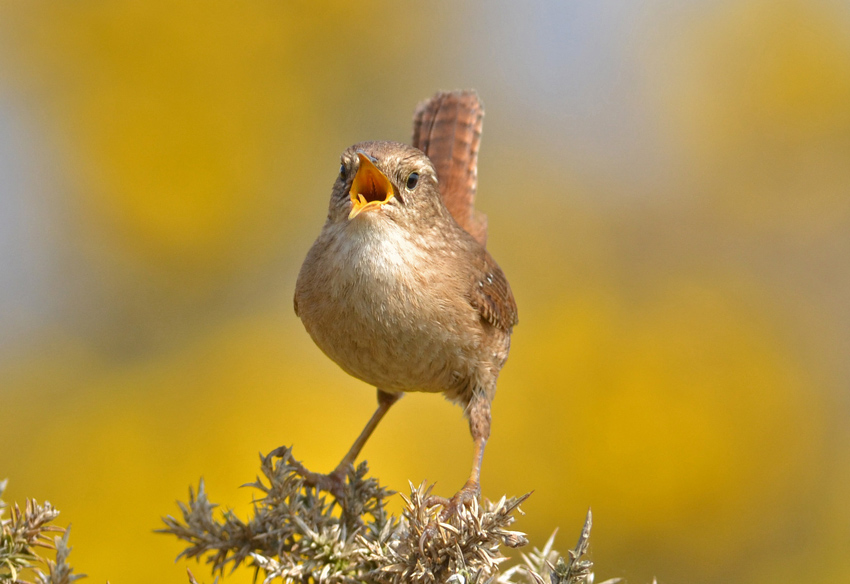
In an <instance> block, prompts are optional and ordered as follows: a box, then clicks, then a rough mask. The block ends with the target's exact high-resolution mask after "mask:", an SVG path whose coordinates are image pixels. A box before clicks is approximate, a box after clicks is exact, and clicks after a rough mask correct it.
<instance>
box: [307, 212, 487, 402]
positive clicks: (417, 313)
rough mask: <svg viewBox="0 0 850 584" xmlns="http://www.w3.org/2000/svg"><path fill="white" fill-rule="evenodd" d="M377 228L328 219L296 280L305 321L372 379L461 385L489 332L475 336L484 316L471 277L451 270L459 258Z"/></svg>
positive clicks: (347, 364)
mask: <svg viewBox="0 0 850 584" xmlns="http://www.w3.org/2000/svg"><path fill="white" fill-rule="evenodd" d="M364 219H365V217H364ZM372 227H373V226H370V225H369V224H368V223H367V222H366V221H362V222H350V223H346V224H344V225H329V226H327V227H326V230H325V231H324V232H323V233H322V235H321V236H320V237H319V239H318V240H317V241H316V243H315V244H314V245H313V248H312V249H311V250H310V253H309V254H308V255H307V259H306V260H305V262H304V266H303V267H302V269H301V273H300V274H299V276H298V284H297V286H296V301H297V303H298V312H299V315H300V316H301V319H302V321H303V322H304V326H305V328H306V329H307V331H308V332H309V334H310V335H311V336H312V337H313V340H314V341H315V342H316V344H317V345H318V346H319V347H320V348H321V349H322V350H323V351H324V352H325V353H326V354H327V355H328V356H329V357H330V358H331V359H333V360H334V361H336V362H337V363H338V364H339V365H340V366H341V367H342V368H343V369H344V370H345V371H347V372H348V373H350V374H351V375H354V376H355V377H358V378H360V379H362V380H363V381H365V382H367V383H369V384H371V385H375V386H377V387H380V388H381V389H385V390H388V391H435V392H437V391H440V392H442V391H445V392H448V393H449V394H450V395H451V394H452V393H456V392H459V391H462V390H463V386H464V384H465V383H466V382H467V380H468V379H470V378H471V376H472V374H473V369H474V368H475V361H476V359H475V355H476V354H477V353H478V351H479V350H480V348H479V345H480V343H481V338H480V336H479V335H474V334H473V335H470V334H468V331H469V330H470V329H475V328H476V326H475V324H476V320H477V319H478V315H477V312H476V311H475V309H474V308H472V306H470V304H469V303H468V301H467V299H466V297H465V295H464V290H463V287H462V283H461V282H459V281H456V280H455V279H454V278H451V277H448V278H447V277H445V275H446V274H447V273H448V274H451V273H452V272H453V270H452V269H451V266H450V265H446V264H447V263H449V264H450V263H451V262H452V255H451V254H450V253H447V252H444V251H443V250H440V249H434V248H429V247H426V245H425V244H424V242H422V241H417V240H415V239H411V238H410V236H409V234H408V233H406V232H404V231H402V230H401V229H400V228H398V227H397V226H395V225H393V224H387V225H384V226H383V228H382V229H380V230H376V229H374V228H372ZM342 230H344V233H342V232H341V231H342ZM463 329H465V330H466V331H467V334H466V335H462V334H460V331H461V330H463Z"/></svg>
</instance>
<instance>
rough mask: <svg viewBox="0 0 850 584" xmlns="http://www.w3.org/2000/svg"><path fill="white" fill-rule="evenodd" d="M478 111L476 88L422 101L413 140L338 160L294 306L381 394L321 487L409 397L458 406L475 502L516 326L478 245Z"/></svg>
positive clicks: (504, 289) (482, 232)
mask: <svg viewBox="0 0 850 584" xmlns="http://www.w3.org/2000/svg"><path fill="white" fill-rule="evenodd" d="M482 115H483V109H482V108H481V105H480V102H479V100H478V97H477V95H475V93H474V92H455V93H440V94H437V96H435V97H434V98H433V99H432V100H429V101H428V102H425V103H424V104H422V105H420V107H419V108H418V109H417V112H416V115H415V118H414V143H416V144H418V145H420V146H421V147H422V148H423V149H424V150H425V151H427V152H428V153H429V154H430V155H431V156H432V157H433V158H431V159H429V157H428V156H426V155H425V154H424V153H423V152H422V151H421V150H419V149H417V148H413V147H411V146H406V145H404V144H399V143H396V142H361V143H359V144H355V145H354V146H352V147H350V148H348V149H347V150H346V151H345V152H343V154H342V158H341V161H342V164H341V166H340V174H339V176H338V178H337V180H336V183H335V184H334V188H333V192H332V194H331V200H330V205H329V210H328V218H327V221H326V222H325V225H324V227H323V228H322V231H321V233H320V234H319V237H318V238H317V239H316V242H315V243H314V244H313V247H312V248H311V249H310V251H309V252H308V254H307V258H306V259H305V260H304V264H303V266H302V268H301V272H300V273H299V275H298V281H297V284H296V289H295V310H296V313H297V314H298V315H299V316H300V317H301V320H302V321H303V323H304V326H305V328H306V329H307V331H308V332H309V333H310V336H311V337H312V338H313V340H314V341H315V342H316V344H317V345H318V346H319V347H320V348H321V349H322V350H323V351H324V352H325V353H326V354H327V355H328V356H329V357H330V358H331V359H333V360H334V361H336V363H337V364H339V365H340V367H342V368H343V369H344V370H345V371H347V372H348V373H350V374H351V375H353V376H355V377H357V378H359V379H362V380H363V381H365V382H367V383H369V384H372V385H374V386H376V387H377V388H378V403H379V406H378V410H377V411H376V412H375V414H374V415H373V417H372V419H371V420H370V421H369V423H368V424H367V426H366V428H365V429H364V431H363V433H362V434H361V435H360V437H359V438H358V439H357V441H355V443H354V445H353V446H352V448H351V450H350V451H349V452H348V454H347V455H346V456H345V457H344V458H343V460H342V462H341V463H340V465H339V466H338V467H337V469H336V470H335V471H334V472H333V473H331V475H329V476H328V477H326V478H325V479H322V478H321V477H319V478H317V482H321V484H322V486H325V487H326V488H329V489H331V490H334V491H338V488H339V485H340V481H342V479H343V478H344V476H345V472H346V471H347V468H348V466H349V465H350V464H352V463H353V462H354V460H355V459H356V457H357V455H358V453H359V451H360V449H361V448H362V446H363V444H364V443H365V441H366V439H367V438H368V437H369V435H370V434H371V432H372V430H374V428H375V426H376V425H377V423H378V422H379V421H380V419H381V418H382V417H383V415H384V414H385V413H386V411H387V410H388V409H389V407H390V406H391V405H392V404H393V403H394V402H395V401H396V400H397V399H398V397H400V395H401V393H402V392H406V391H425V392H435V393H436V392H439V393H443V394H444V395H446V397H448V398H449V399H451V400H453V401H456V402H458V403H460V404H461V405H462V406H463V407H464V412H465V414H466V415H467V417H468V418H469V423H470V430H471V432H472V436H473V439H474V440H475V446H476V448H475V458H474V461H473V469H472V472H471V474H470V478H469V481H467V484H466V485H465V486H464V488H463V489H461V491H460V492H459V493H458V494H457V495H456V496H455V498H454V499H453V501H454V504H457V503H458V501H462V500H465V499H467V498H468V497H470V496H472V495H474V494H475V493H477V492H478V489H479V475H480V468H481V459H482V456H483V452H484V444H485V443H486V440H487V438H488V436H489V432H490V402H491V401H492V399H493V396H494V395H495V391H496V379H497V378H498V375H499V371H500V370H501V368H502V366H503V365H504V363H505V360H506V359H507V356H508V349H509V346H510V335H511V330H512V328H513V326H514V325H515V324H516V323H517V311H516V303H515V302H514V298H513V295H512V293H511V290H510V286H509V285H508V282H507V279H506V278H505V275H504V273H503V272H502V270H501V269H500V268H499V266H498V265H497V264H496V262H495V260H493V258H492V257H491V256H490V254H489V253H488V252H487V250H486V249H485V248H484V245H483V241H484V237H485V236H486V223H482V222H481V220H480V219H479V217H481V216H479V215H476V213H475V210H474V208H473V200H474V194H475V186H476V182H477V176H476V172H477V171H476V164H477V153H478V143H479V140H480V134H481V116H482Z"/></svg>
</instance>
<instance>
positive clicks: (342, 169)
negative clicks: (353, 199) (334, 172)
mask: <svg viewBox="0 0 850 584" xmlns="http://www.w3.org/2000/svg"><path fill="white" fill-rule="evenodd" d="M339 178H341V179H342V180H345V163H344V162H343V163H342V164H340V165H339Z"/></svg>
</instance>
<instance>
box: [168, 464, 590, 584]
mask: <svg viewBox="0 0 850 584" xmlns="http://www.w3.org/2000/svg"><path fill="white" fill-rule="evenodd" d="M261 472H262V478H259V477H258V478H257V480H256V481H255V482H253V483H252V484H250V485H247V486H251V487H253V488H255V489H257V490H258V491H259V492H260V494H261V496H260V497H259V498H258V499H256V500H255V501H254V509H253V516H252V517H251V518H250V519H249V520H248V521H243V520H241V519H239V518H238V517H236V516H235V514H234V513H232V512H231V511H224V512H223V513H215V509H216V507H217V505H215V504H213V503H211V502H210V501H209V499H208V498H207V494H206V491H205V489H204V483H203V481H201V483H200V485H199V487H198V491H197V493H195V492H194V490H192V489H190V491H189V501H188V502H187V503H178V505H179V506H180V510H181V515H182V517H181V518H179V519H177V518H174V517H171V516H169V517H166V518H164V522H165V524H166V527H165V528H164V529H162V530H160V531H161V532H163V533H169V534H172V535H175V536H177V537H178V538H179V539H181V540H183V541H184V542H186V544H187V546H186V548H185V549H184V550H183V552H182V553H181V554H180V555H181V556H185V557H189V558H198V559H201V558H204V559H205V561H206V562H207V563H208V564H210V565H211V567H212V571H213V573H214V574H219V575H221V574H223V573H224V572H225V570H227V569H228V568H230V569H235V568H236V567H238V566H240V565H242V564H243V563H244V564H249V565H251V566H252V567H253V568H254V569H255V570H256V572H257V574H259V573H262V575H263V582H271V581H273V580H276V579H280V580H282V581H284V582H292V583H313V582H316V583H318V582H322V583H327V584H349V583H359V582H373V583H376V584H402V583H417V584H418V583H422V584H430V583H435V584H436V583H441V582H451V583H454V584H479V583H480V584H483V583H487V582H490V583H501V584H518V583H520V582H528V583H532V584H539V583H541V582H545V581H546V580H547V579H551V582H552V583H553V584H584V583H590V582H592V581H593V574H592V564H591V563H590V562H589V561H588V560H586V559H584V554H585V553H586V551H587V541H588V537H589V534H590V515H589V514H588V521H587V523H586V524H585V528H584V531H583V532H582V537H581V539H580V540H579V545H578V546H577V547H576V550H575V551H571V552H570V553H569V555H568V557H567V558H566V559H563V558H558V555H557V553H555V552H554V551H553V550H552V545H553V542H554V535H553V536H552V538H550V540H549V542H548V543H547V544H546V546H545V547H544V549H543V550H542V551H538V550H535V551H534V552H533V553H531V554H528V555H525V554H523V560H524V563H523V564H521V565H519V566H516V567H514V568H511V569H509V570H508V571H506V572H504V573H501V574H500V571H499V569H500V566H501V564H502V563H503V562H504V561H505V560H506V559H507V558H506V557H505V556H504V555H503V553H502V549H503V547H505V546H506V547H511V548H516V547H519V546H522V545H525V544H526V543H527V539H526V536H525V535H524V534H522V533H520V532H518V531H512V530H510V529H508V528H509V526H510V525H511V524H512V523H513V522H514V520H515V514H516V513H521V510H520V508H519V506H520V504H521V503H522V502H523V501H524V500H525V499H526V498H527V497H528V495H525V496H523V497H512V498H510V499H508V498H505V497H502V499H501V500H499V501H497V502H495V503H494V502H489V501H486V500H484V501H483V502H481V503H479V502H478V501H473V503H472V504H471V505H470V506H468V507H466V506H459V507H457V508H454V509H446V508H445V507H444V504H445V501H442V500H441V499H438V498H436V497H431V496H430V488H429V487H427V486H426V485H424V484H423V485H421V486H419V487H414V486H413V485H412V484H411V485H410V491H411V492H410V496H409V497H405V496H404V495H402V499H403V500H404V503H405V508H404V510H403V511H402V515H401V517H393V516H390V515H388V513H387V512H386V510H385V503H386V500H387V498H388V497H389V496H390V495H391V494H392V493H391V492H390V491H388V490H386V489H385V488H383V487H381V486H380V485H379V484H378V482H377V481H376V480H375V479H373V478H367V476H366V472H367V467H366V464H365V463H363V464H361V465H360V466H359V467H357V468H356V469H351V470H350V472H349V475H348V479H347V481H346V483H345V487H344V491H343V493H342V496H341V497H340V498H339V499H337V498H334V497H331V496H329V495H327V494H324V493H322V492H320V491H318V490H317V489H316V488H315V487H314V486H312V485H311V481H309V480H307V479H306V478H305V477H309V476H310V475H311V473H309V471H306V469H305V468H304V467H303V465H301V463H299V462H297V461H296V460H294V459H293V458H292V456H291V451H290V450H288V449H283V450H278V451H275V452H273V453H272V454H269V455H268V456H262V457H261ZM216 515H218V516H216ZM541 574H546V575H547V579H544V577H543V576H542V575H541Z"/></svg>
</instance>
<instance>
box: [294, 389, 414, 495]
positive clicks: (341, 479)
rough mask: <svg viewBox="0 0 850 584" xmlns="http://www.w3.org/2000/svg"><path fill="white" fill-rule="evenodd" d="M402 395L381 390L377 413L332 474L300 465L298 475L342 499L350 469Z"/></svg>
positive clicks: (379, 391)
mask: <svg viewBox="0 0 850 584" xmlns="http://www.w3.org/2000/svg"><path fill="white" fill-rule="evenodd" d="M401 395H402V394H400V393H389V392H387V391H384V390H382V389H380V388H379V389H378V409H376V410H375V413H374V414H372V417H371V418H369V421H368V422H366V427H365V428H363V431H362V432H360V435H359V436H358V437H357V440H355V441H354V444H352V445H351V448H350V449H349V450H348V452H347V453H346V455H345V456H344V457H343V458H342V460H341V461H340V463H339V464H338V465H337V466H336V468H335V469H334V470H333V471H332V472H331V473H330V474H320V473H314V472H310V471H308V470H307V469H306V468H304V467H303V466H302V465H300V463H299V464H298V467H299V468H298V474H300V475H301V476H302V477H304V482H305V483H306V484H308V485H312V486H315V487H316V488H317V489H319V490H321V491H327V492H329V493H330V494H332V495H333V496H334V497H336V498H337V499H342V497H343V493H344V487H345V477H346V476H347V475H348V469H349V467H351V466H353V465H354V461H356V460H357V456H358V455H359V454H360V451H361V450H362V449H363V446H364V445H365V444H366V441H367V440H368V439H369V436H371V435H372V432H374V431H375V428H376V427H377V426H378V423H379V422H380V421H381V419H382V418H383V417H384V414H386V413H387V411H388V410H389V409H390V407H391V406H392V405H393V404H394V403H395V402H397V401H398V400H399V399H400V398H401Z"/></svg>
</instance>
